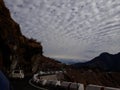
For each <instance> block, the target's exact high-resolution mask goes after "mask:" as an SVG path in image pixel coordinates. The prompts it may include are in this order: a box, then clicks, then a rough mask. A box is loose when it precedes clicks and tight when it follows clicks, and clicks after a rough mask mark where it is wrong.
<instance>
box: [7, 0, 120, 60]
mask: <svg viewBox="0 0 120 90" xmlns="http://www.w3.org/2000/svg"><path fill="white" fill-rule="evenodd" d="M5 3H6V5H7V7H8V8H9V9H10V11H11V14H12V17H13V18H14V19H15V21H17V22H18V23H19V24H20V26H21V30H22V33H23V34H24V35H25V36H27V37H29V38H35V39H37V40H38V41H41V42H42V44H43V46H44V47H43V48H44V55H46V56H49V57H53V58H65V59H78V60H79V61H85V60H90V59H92V58H94V57H95V56H97V55H98V54H100V53H102V52H109V53H117V52H119V51H120V0H31V1H30V0H5Z"/></svg>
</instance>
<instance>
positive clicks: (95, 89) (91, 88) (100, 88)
mask: <svg viewBox="0 0 120 90" xmlns="http://www.w3.org/2000/svg"><path fill="white" fill-rule="evenodd" d="M86 90H104V87H103V86H98V85H92V84H90V85H87V87H86Z"/></svg>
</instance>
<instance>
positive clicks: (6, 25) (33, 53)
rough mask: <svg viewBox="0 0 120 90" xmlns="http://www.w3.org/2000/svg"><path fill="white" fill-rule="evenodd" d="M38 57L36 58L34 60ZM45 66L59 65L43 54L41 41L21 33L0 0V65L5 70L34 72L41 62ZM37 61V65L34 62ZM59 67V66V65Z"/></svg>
mask: <svg viewBox="0 0 120 90" xmlns="http://www.w3.org/2000/svg"><path fill="white" fill-rule="evenodd" d="M37 55H38V56H37ZM36 58H39V59H38V60H35V59H36ZM41 60H42V61H43V62H47V63H45V64H46V66H47V64H49V63H52V65H53V66H52V67H54V68H55V67H56V66H57V67H59V66H61V65H60V64H61V63H60V62H57V61H55V60H52V59H50V58H46V57H45V56H43V51H42V46H41V43H39V42H36V40H34V39H28V38H26V37H25V36H24V35H22V33H21V31H20V26H19V25H18V24H17V23H16V22H15V21H14V20H13V19H12V18H11V16H10V12H9V10H8V9H7V8H6V7H5V4H4V2H3V0H0V67H1V69H3V70H5V71H7V70H8V71H11V70H13V69H16V68H21V69H24V70H25V71H29V72H31V70H33V71H32V72H36V71H37V70H38V69H39V67H41V62H40V61H41ZM38 61H39V64H38V65H37V67H35V65H36V64H35V63H37V62H38ZM59 68H60V67H59Z"/></svg>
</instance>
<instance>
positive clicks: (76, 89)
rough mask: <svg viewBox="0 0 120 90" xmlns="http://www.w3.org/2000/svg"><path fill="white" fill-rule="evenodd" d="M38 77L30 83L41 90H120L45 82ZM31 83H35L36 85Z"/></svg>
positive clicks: (53, 81) (116, 89) (119, 89)
mask: <svg viewBox="0 0 120 90" xmlns="http://www.w3.org/2000/svg"><path fill="white" fill-rule="evenodd" d="M44 74H45V73H44ZM38 75H39V74H38V73H37V74H34V76H33V79H32V80H30V82H29V83H30V84H31V85H32V86H34V87H36V88H39V89H41V90H48V89H44V88H41V87H47V88H57V90H120V88H112V87H105V86H99V85H92V84H89V85H87V86H86V87H85V86H84V84H81V83H75V82H66V81H57V80H45V79H40V78H38V77H39V76H38ZM31 82H33V83H34V84H33V83H31ZM50 90H51V89H50ZM53 90H56V89H53Z"/></svg>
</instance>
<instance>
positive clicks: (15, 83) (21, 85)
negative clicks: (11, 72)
mask: <svg viewBox="0 0 120 90" xmlns="http://www.w3.org/2000/svg"><path fill="white" fill-rule="evenodd" d="M29 80H30V77H29V78H25V79H21V80H20V79H10V82H11V87H12V90H41V89H38V88H35V87H33V86H31V85H30V84H29Z"/></svg>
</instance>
